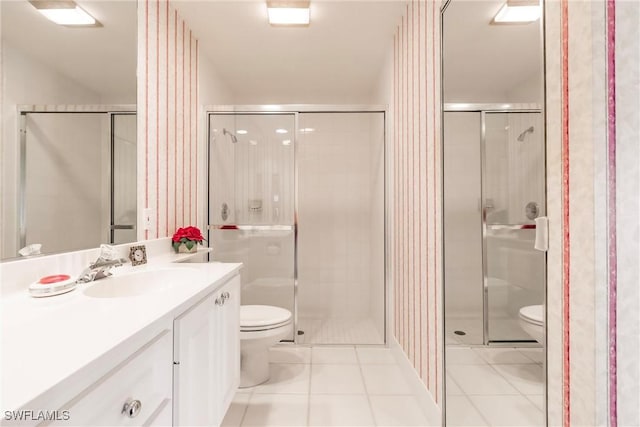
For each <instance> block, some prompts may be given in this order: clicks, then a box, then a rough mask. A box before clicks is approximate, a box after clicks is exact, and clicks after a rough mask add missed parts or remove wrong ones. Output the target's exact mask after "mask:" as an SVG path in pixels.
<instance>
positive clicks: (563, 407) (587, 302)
mask: <svg viewBox="0 0 640 427" xmlns="http://www.w3.org/2000/svg"><path fill="white" fill-rule="evenodd" d="M545 5H546V15H545V16H546V26H545V27H546V60H547V70H546V73H547V76H546V82H547V165H548V192H547V193H548V213H549V217H550V224H551V226H550V234H549V236H550V248H549V253H548V283H547V292H548V297H547V316H548V325H547V328H548V332H547V347H548V348H547V357H548V365H547V366H548V380H547V384H548V392H549V399H548V412H549V425H563V426H572V425H589V426H593V425H607V424H608V425H610V426H617V425H621V426H622V425H624V426H626V425H639V424H640V410H639V409H638V404H637V403H638V401H639V400H640V391H639V383H640V373H639V367H638V361H637V358H638V349H639V348H640V322H639V317H640V316H639V315H638V303H639V301H640V291H639V290H638V286H637V284H638V282H639V281H640V275H639V274H638V263H637V261H638V259H639V256H640V250H639V246H638V235H639V234H640V233H639V229H640V227H639V218H640V197H639V194H638V190H637V188H638V183H639V182H640V171H639V169H640V148H639V145H638V141H639V140H640V130H639V127H640V126H639V122H640V118H639V116H638V111H640V77H639V75H640V73H639V70H640V37H639V35H640V31H639V29H638V28H640V3H638V2H633V1H619V0H618V1H616V0H597V1H569V0H554V1H546V2H545ZM619 9H620V10H619ZM621 12H622V13H621ZM621 153H623V154H622V155H621ZM621 178H622V179H621ZM621 230H623V231H624V232H620V231H621ZM621 338H623V339H621ZM622 367H623V369H621V368H622ZM618 372H623V375H618ZM619 397H620V398H619Z"/></svg>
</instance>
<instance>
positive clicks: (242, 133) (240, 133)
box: [236, 129, 249, 135]
mask: <svg viewBox="0 0 640 427" xmlns="http://www.w3.org/2000/svg"><path fill="white" fill-rule="evenodd" d="M236 133H237V134H238V135H246V134H248V133H249V132H247V131H246V130H244V129H238V130H237V131H236Z"/></svg>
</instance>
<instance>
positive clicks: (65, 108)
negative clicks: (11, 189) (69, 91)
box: [17, 104, 138, 248]
mask: <svg viewBox="0 0 640 427" xmlns="http://www.w3.org/2000/svg"><path fill="white" fill-rule="evenodd" d="M28 114H107V115H108V116H109V133H110V135H109V168H108V171H109V176H108V177H107V179H108V181H109V194H110V196H109V204H110V206H109V241H110V243H113V237H114V236H113V233H114V231H115V230H117V229H127V230H130V229H134V230H135V229H136V228H137V224H136V225H133V226H122V225H117V224H114V218H113V214H114V212H113V198H114V189H113V168H114V163H113V161H114V159H113V144H114V126H113V116H114V115H136V114H138V111H137V108H136V105H135V104H115V105H83V104H78V105H31V104H21V105H18V127H19V129H18V134H19V138H20V141H19V143H20V152H19V156H20V172H19V176H18V203H17V206H18V230H17V233H18V244H19V246H20V247H21V248H23V247H25V246H26V244H27V226H28V224H27V208H26V205H27V199H26V188H27V115H28Z"/></svg>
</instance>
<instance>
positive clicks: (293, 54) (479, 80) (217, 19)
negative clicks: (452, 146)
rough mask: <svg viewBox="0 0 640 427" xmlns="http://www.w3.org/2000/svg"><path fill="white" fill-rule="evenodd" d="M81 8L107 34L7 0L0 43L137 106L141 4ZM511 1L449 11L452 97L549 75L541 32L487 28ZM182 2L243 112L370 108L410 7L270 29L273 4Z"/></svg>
mask: <svg viewBox="0 0 640 427" xmlns="http://www.w3.org/2000/svg"><path fill="white" fill-rule="evenodd" d="M77 2H78V3H79V4H80V5H82V7H84V8H85V9H86V10H87V11H89V12H90V13H91V14H92V15H94V16H95V17H96V18H97V19H98V20H100V21H101V22H102V23H103V25H104V26H103V27H101V28H67V27H61V26H58V25H55V24H53V23H51V22H49V21H47V20H46V19H45V18H44V17H42V16H41V15H40V14H39V13H38V12H37V11H36V10H35V8H33V6H31V5H30V4H29V3H28V2H27V1H26V0H1V7H2V38H3V41H7V42H8V43H10V44H11V45H13V46H15V47H17V48H19V49H22V50H24V51H26V52H28V53H29V54H30V55H32V56H34V57H36V58H38V59H39V60H40V61H42V62H44V63H46V64H48V65H50V66H52V67H54V68H55V69H57V70H59V71H60V72H62V73H64V74H67V75H69V76H71V77H72V78H73V79H75V80H77V81H78V82H79V83H80V84H83V85H85V86H87V87H89V88H92V89H93V90H95V91H96V92H99V93H101V94H106V95H109V96H110V98H109V99H118V98H122V97H126V99H128V100H135V88H136V78H135V76H136V73H135V70H136V47H137V43H136V34H137V31H136V1H135V0H117V1H115V0H77ZM502 3H503V0H471V1H469V0H467V1H465V0H454V1H452V2H451V3H450V5H449V7H448V8H447V11H446V16H445V27H444V29H445V46H444V47H445V53H446V54H445V74H444V78H445V84H446V89H447V93H448V94H449V93H455V94H461V96H466V95H467V94H470V93H478V92H479V91H484V93H486V94H496V93H502V92H504V91H505V90H506V89H505V88H511V87H517V86H518V85H520V84H522V82H524V81H526V80H527V79H531V77H532V76H534V75H539V74H540V73H541V64H540V58H541V46H540V38H539V30H540V29H539V23H535V24H529V25H502V26H496V25H489V22H490V21H491V19H492V18H493V16H494V15H495V13H496V12H497V10H498V9H499V7H500V6H501V4H502ZM174 4H175V5H176V7H177V9H178V10H179V12H180V13H181V15H182V16H183V17H184V18H185V19H186V21H187V22H188V23H189V25H190V26H191V28H192V29H193V31H194V33H195V35H196V37H198V38H199V40H200V46H201V54H202V55H204V56H206V57H208V58H209V60H210V62H212V65H213V66H214V67H215V69H216V71H217V72H218V74H219V75H220V77H221V78H222V80H223V83H224V84H226V85H227V86H228V87H229V88H230V91H231V92H232V93H233V95H234V96H235V98H236V99H235V100H236V103H238V104H279V103H326V104H339V103H361V102H362V103H364V102H369V100H370V99H371V95H372V93H373V91H374V90H375V86H376V83H377V79H378V77H379V75H380V73H381V71H382V67H383V65H384V61H385V59H386V55H388V52H389V49H390V48H391V44H392V40H393V34H394V31H395V30H396V28H397V26H398V23H399V21H400V18H401V16H402V14H403V12H404V11H405V8H406V2H405V1H401V0H388V1H376V0H369V1H361V0H340V1H337V0H312V1H311V7H312V10H311V25H310V26H309V27H306V28H282V27H271V26H270V25H269V24H268V23H267V19H266V1H264V0H174ZM484 99H486V97H485V98H484ZM458 100H460V99H458ZM486 100H487V101H490V100H488V99H486ZM127 102H130V101H127Z"/></svg>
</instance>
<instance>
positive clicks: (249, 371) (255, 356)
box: [240, 347, 269, 388]
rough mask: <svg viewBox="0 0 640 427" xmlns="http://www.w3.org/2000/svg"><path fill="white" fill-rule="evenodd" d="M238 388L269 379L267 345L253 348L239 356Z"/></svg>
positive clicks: (252, 385)
mask: <svg viewBox="0 0 640 427" xmlns="http://www.w3.org/2000/svg"><path fill="white" fill-rule="evenodd" d="M240 366H241V369H240V388H247V387H254V386H257V385H259V384H262V383H264V382H267V381H269V347H263V348H253V349H251V351H246V352H242V354H241V357H240Z"/></svg>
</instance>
